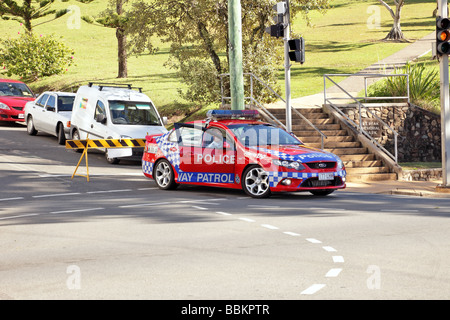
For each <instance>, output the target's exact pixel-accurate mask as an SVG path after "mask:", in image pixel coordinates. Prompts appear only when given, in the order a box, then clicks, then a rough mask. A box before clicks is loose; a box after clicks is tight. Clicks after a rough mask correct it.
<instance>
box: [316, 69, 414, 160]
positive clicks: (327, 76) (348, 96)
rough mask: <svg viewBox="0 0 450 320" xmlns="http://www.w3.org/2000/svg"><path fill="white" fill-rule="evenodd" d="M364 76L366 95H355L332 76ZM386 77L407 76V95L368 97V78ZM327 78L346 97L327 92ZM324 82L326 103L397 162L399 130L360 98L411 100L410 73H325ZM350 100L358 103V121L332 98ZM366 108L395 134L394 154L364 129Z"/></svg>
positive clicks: (366, 99) (365, 99)
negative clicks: (330, 94)
mask: <svg viewBox="0 0 450 320" xmlns="http://www.w3.org/2000/svg"><path fill="white" fill-rule="evenodd" d="M350 76H352V77H363V78H364V93H365V96H364V97H358V96H356V97H354V96H353V95H352V94H350V93H349V92H348V91H347V90H345V89H344V88H343V87H342V86H341V85H339V84H338V83H336V81H334V80H333V79H331V77H350ZM385 77H406V93H407V95H406V96H396V97H368V96H367V79H370V78H385ZM327 80H329V81H331V82H332V83H333V84H334V85H335V86H336V88H338V89H339V90H340V91H341V92H343V93H344V97H330V96H329V95H328V93H327V86H326V84H327V83H326V82H327ZM323 82H324V104H328V105H330V106H331V107H332V108H333V109H334V110H335V111H336V112H338V113H339V114H340V115H341V116H342V117H344V118H345V119H346V120H347V121H348V123H349V124H351V125H352V126H353V127H354V128H355V129H356V130H358V131H359V132H360V133H361V134H363V135H364V136H366V137H367V138H368V139H369V140H370V141H371V142H372V143H373V144H374V145H376V146H377V147H378V148H380V149H381V150H382V151H383V152H384V153H386V154H387V155H388V156H389V157H390V158H391V159H392V160H394V161H395V163H397V162H398V132H397V131H395V130H394V129H393V128H392V127H391V126H389V125H388V124H387V123H386V122H384V121H383V120H382V119H380V117H378V116H377V115H376V114H374V113H373V112H372V111H371V110H370V109H369V108H368V107H367V106H365V105H364V104H363V103H362V102H361V101H360V100H364V101H366V102H367V101H368V100H400V99H401V100H407V102H409V75H408V74H365V73H355V74H325V75H324V76H323ZM341 99H344V100H347V101H348V100H350V101H353V102H355V103H356V104H357V106H358V118H359V120H358V122H359V123H355V121H353V120H352V119H350V118H349V117H348V116H347V115H346V114H345V113H344V112H342V110H340V108H339V107H338V106H337V104H336V103H333V102H332V100H341ZM363 109H364V110H365V111H366V112H367V113H369V114H371V115H372V116H373V117H374V118H375V119H376V120H378V121H379V123H381V124H382V126H383V127H384V128H387V129H388V131H390V132H391V133H392V134H393V136H394V154H392V153H391V152H390V151H389V150H387V149H386V148H385V147H384V146H383V145H381V144H380V143H379V142H378V141H377V140H376V139H375V138H374V137H372V135H371V134H370V133H369V132H367V131H366V130H364V128H363V125H362V115H361V110H363Z"/></svg>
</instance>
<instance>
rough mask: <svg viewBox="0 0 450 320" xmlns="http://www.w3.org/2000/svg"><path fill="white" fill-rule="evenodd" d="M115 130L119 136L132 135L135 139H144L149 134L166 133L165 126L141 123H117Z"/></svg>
mask: <svg viewBox="0 0 450 320" xmlns="http://www.w3.org/2000/svg"><path fill="white" fill-rule="evenodd" d="M114 131H115V132H116V133H117V134H118V135H119V137H115V138H120V137H125V138H126V137H131V138H133V139H144V138H145V137H146V136H147V135H152V134H162V133H166V132H167V129H166V128H164V127H163V126H140V125H115V126H114Z"/></svg>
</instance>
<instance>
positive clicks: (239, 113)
mask: <svg viewBox="0 0 450 320" xmlns="http://www.w3.org/2000/svg"><path fill="white" fill-rule="evenodd" d="M206 116H207V117H208V118H214V119H233V118H249V119H257V118H259V112H258V110H209V111H208V112H207V113H206Z"/></svg>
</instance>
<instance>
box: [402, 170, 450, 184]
mask: <svg viewBox="0 0 450 320" xmlns="http://www.w3.org/2000/svg"><path fill="white" fill-rule="evenodd" d="M399 180H404V181H434V180H442V169H417V170H402V174H401V175H399Z"/></svg>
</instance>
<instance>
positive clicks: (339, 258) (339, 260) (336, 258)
mask: <svg viewBox="0 0 450 320" xmlns="http://www.w3.org/2000/svg"><path fill="white" fill-rule="evenodd" d="M333 262H335V263H339V262H344V257H343V256H333Z"/></svg>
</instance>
